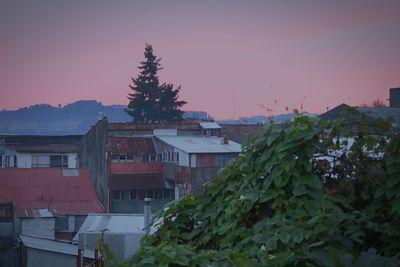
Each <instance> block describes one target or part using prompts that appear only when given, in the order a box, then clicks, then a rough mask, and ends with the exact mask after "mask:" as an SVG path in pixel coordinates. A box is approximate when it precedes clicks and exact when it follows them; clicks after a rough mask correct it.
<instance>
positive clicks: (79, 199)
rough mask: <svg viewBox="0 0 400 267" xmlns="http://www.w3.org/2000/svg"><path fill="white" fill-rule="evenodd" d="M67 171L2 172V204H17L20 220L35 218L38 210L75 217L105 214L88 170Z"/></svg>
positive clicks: (10, 169)
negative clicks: (96, 213) (93, 213)
mask: <svg viewBox="0 0 400 267" xmlns="http://www.w3.org/2000/svg"><path fill="white" fill-rule="evenodd" d="M67 172H69V173H65V172H64V171H63V170H62V169H55V168H35V169H21V168H18V169H17V168H16V169H14V168H5V169H0V202H5V201H15V202H16V207H17V216H18V217H32V216H33V211H34V210H36V209H49V210H50V211H52V212H53V213H55V214H75V215H78V214H82V215H83V214H89V213H92V212H104V211H105V210H104V207H103V206H102V205H101V203H100V201H99V200H98V198H97V195H96V192H95V190H94V187H93V184H92V181H91V178H90V174H89V171H88V170H86V169H79V170H67ZM74 174H75V175H77V176H73V175H74ZM69 175H72V176H69Z"/></svg>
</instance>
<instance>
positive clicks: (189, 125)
mask: <svg viewBox="0 0 400 267" xmlns="http://www.w3.org/2000/svg"><path fill="white" fill-rule="evenodd" d="M108 129H109V130H153V129H199V124H198V123H196V122H195V123H194V122H185V121H183V122H176V123H154V124H151V123H148V124H138V123H109V124H108Z"/></svg>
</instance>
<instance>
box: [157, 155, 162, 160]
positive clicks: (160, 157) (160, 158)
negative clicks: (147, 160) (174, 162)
mask: <svg viewBox="0 0 400 267" xmlns="http://www.w3.org/2000/svg"><path fill="white" fill-rule="evenodd" d="M161 161H162V154H157V162H161Z"/></svg>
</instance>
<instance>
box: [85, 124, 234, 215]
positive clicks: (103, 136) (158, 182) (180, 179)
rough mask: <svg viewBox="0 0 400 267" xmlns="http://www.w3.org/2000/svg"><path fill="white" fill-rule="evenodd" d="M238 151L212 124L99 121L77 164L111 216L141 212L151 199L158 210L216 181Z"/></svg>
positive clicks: (89, 133)
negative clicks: (83, 169)
mask: <svg viewBox="0 0 400 267" xmlns="http://www.w3.org/2000/svg"><path fill="white" fill-rule="evenodd" d="M240 151H241V148H240V144H237V143H235V142H232V141H229V139H228V138H227V137H226V136H224V134H223V128H222V127H221V126H220V125H218V124H217V123H215V122H210V121H183V122H179V123H165V124H134V123H108V122H107V119H106V118H102V119H101V120H99V121H98V122H97V124H96V125H94V126H93V127H92V128H91V129H90V131H89V132H88V133H87V134H86V135H85V136H83V137H82V142H81V147H80V151H79V160H80V164H81V166H82V167H85V168H88V169H89V170H90V172H91V175H92V178H93V184H94V186H95V188H96V192H97V194H98V195H99V198H100V200H101V201H102V203H103V204H104V205H105V206H106V207H107V208H108V211H109V212H117V213H143V208H144V206H143V205H144V204H143V200H144V198H146V197H147V198H151V199H152V202H151V205H152V209H153V211H157V210H159V209H161V208H162V207H163V206H164V205H165V204H166V203H168V202H170V201H171V200H173V199H179V198H180V197H182V196H183V195H185V194H187V193H189V192H191V191H193V190H196V189H197V188H199V187H200V185H201V184H203V183H204V182H206V181H208V180H209V179H211V178H212V177H214V176H216V175H217V173H218V171H219V170H220V169H221V168H222V167H225V166H226V165H227V164H228V162H229V160H231V159H232V158H234V157H236V156H237V155H238V154H239V153H240ZM189 159H190V164H189ZM195 162H196V164H195Z"/></svg>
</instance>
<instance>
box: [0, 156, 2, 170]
mask: <svg viewBox="0 0 400 267" xmlns="http://www.w3.org/2000/svg"><path fill="white" fill-rule="evenodd" d="M0 168H3V156H0Z"/></svg>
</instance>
